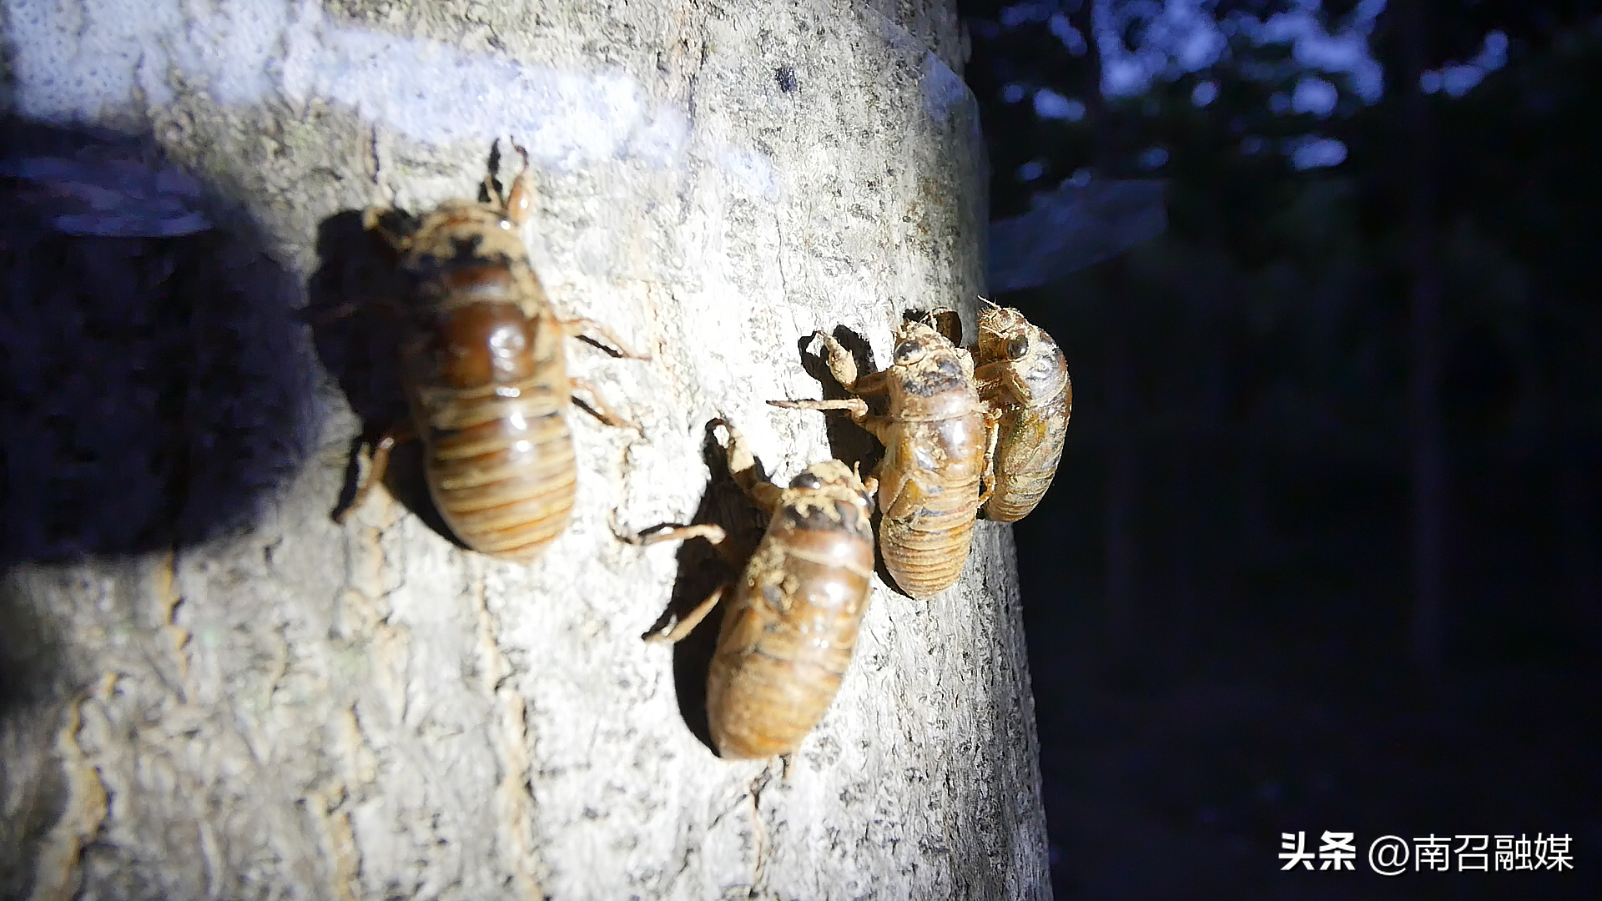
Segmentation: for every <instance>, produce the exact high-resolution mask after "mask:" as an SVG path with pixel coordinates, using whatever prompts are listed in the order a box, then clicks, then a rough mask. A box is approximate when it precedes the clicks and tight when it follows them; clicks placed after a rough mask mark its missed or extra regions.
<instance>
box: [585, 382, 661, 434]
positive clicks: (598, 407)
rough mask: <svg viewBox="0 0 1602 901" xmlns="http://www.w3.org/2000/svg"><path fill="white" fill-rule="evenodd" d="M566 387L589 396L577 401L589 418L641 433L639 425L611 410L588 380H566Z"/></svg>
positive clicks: (609, 405)
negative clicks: (592, 417)
mask: <svg viewBox="0 0 1602 901" xmlns="http://www.w3.org/2000/svg"><path fill="white" fill-rule="evenodd" d="M568 385H569V386H571V387H573V388H577V389H579V390H580V391H583V392H584V393H585V394H588V395H589V398H588V399H587V400H586V399H583V398H577V399H578V400H579V401H580V406H582V407H584V409H585V411H586V412H588V413H589V414H590V415H591V416H594V417H595V418H596V419H599V420H600V421H602V422H604V423H606V424H607V425H609V426H614V427H616V428H620V429H633V430H635V431H636V432H643V429H641V428H640V425H639V423H636V422H634V421H633V420H631V419H629V418H627V417H625V416H624V415H623V414H621V413H619V412H618V411H616V410H614V409H612V405H611V404H609V403H607V402H606V398H604V397H602V396H601V392H599V391H597V390H595V385H593V384H591V383H590V381H589V380H588V379H575V378H570V379H568ZM575 397H576V396H575Z"/></svg>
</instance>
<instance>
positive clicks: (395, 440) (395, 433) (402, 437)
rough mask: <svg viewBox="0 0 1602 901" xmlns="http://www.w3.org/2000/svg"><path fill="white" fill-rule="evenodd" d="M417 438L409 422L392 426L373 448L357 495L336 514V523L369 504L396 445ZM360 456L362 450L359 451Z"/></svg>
mask: <svg viewBox="0 0 1602 901" xmlns="http://www.w3.org/2000/svg"><path fill="white" fill-rule="evenodd" d="M416 438H417V430H416V429H415V428H413V427H412V424H411V423H410V422H408V421H405V420H402V421H401V422H399V423H396V424H395V425H393V426H391V427H390V429H389V430H388V431H386V432H385V433H384V434H383V436H382V437H380V438H379V439H378V440H377V441H376V442H374V443H373V446H372V454H371V457H370V458H369V460H368V463H367V472H366V473H364V474H363V475H362V477H361V479H360V480H359V481H358V482H357V483H356V493H355V494H353V495H352V496H351V499H350V503H348V504H346V505H345V506H344V507H342V508H340V509H339V510H336V511H335V512H334V522H336V523H344V521H345V519H346V518H347V517H349V516H350V514H351V513H352V512H354V511H355V510H356V508H358V507H360V506H361V505H362V504H364V503H366V502H367V496H368V495H369V494H370V493H371V492H372V490H373V485H374V484H376V483H378V482H382V481H383V480H384V473H385V472H387V471H388V470H389V454H390V451H392V450H394V449H395V445H397V444H400V443H402V442H405V441H412V440H414V439H416ZM357 453H358V454H360V449H359V448H358V449H357Z"/></svg>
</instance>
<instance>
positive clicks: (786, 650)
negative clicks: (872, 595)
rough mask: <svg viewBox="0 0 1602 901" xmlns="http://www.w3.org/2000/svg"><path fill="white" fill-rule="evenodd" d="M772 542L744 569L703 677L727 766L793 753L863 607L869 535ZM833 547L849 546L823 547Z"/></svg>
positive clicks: (842, 667)
mask: <svg viewBox="0 0 1602 901" xmlns="http://www.w3.org/2000/svg"><path fill="white" fill-rule="evenodd" d="M777 537H778V538H779V540H778V541H775V536H769V537H768V538H767V539H765V540H764V542H763V545H764V547H762V548H759V549H758V551H757V554H756V555H755V556H754V557H753V558H752V563H751V565H749V566H748V567H747V568H746V575H745V577H744V578H743V579H742V580H741V582H740V585H739V587H738V590H737V592H736V594H735V599H734V604H733V605H732V606H731V607H730V608H729V610H728V612H727V613H726V614H725V616H724V619H723V627H722V630H721V632H720V633H719V635H718V648H717V652H716V653H715V654H714V656H713V658H712V667H711V671H710V672H709V673H708V675H707V704H706V706H707V719H708V725H709V726H710V728H711V732H712V740H713V743H714V744H716V745H717V748H718V753H719V754H720V755H722V756H723V757H727V758H761V757H771V756H773V755H775V754H787V753H789V752H791V751H794V750H795V749H796V748H798V747H800V745H801V741H802V739H804V738H806V735H807V733H808V732H810V731H812V727H813V726H816V725H817V723H818V720H820V719H822V718H823V714H824V712H825V711H827V710H828V708H829V704H830V703H831V702H832V701H833V700H834V696H835V694H836V693H837V692H838V691H839V690H840V680H841V679H842V678H843V677H844V675H845V671H846V667H847V666H848V665H849V664H850V662H851V653H852V650H853V649H854V648H855V647H856V643H857V632H858V630H859V628H860V626H861V624H862V616H863V613H864V612H865V611H866V607H867V603H868V586H869V580H870V579H871V577H872V575H873V543H872V537H871V532H865V533H864V534H863V535H862V536H861V538H860V540H854V539H852V538H850V537H848V536H842V535H840V534H839V533H836V532H820V531H811V532H801V533H792V534H790V535H787V536H777ZM788 539H799V540H788ZM839 541H844V542H849V546H842V545H839V544H836V545H835V546H834V547H832V548H831V547H828V546H827V545H828V543H830V542H839Z"/></svg>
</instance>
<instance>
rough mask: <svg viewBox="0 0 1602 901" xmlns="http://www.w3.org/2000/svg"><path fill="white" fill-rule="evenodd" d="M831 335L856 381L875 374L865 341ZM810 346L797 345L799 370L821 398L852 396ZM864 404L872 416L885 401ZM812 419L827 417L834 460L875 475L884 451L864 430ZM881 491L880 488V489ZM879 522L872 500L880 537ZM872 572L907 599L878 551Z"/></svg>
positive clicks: (832, 416)
mask: <svg viewBox="0 0 1602 901" xmlns="http://www.w3.org/2000/svg"><path fill="white" fill-rule="evenodd" d="M831 334H832V335H833V336H834V340H836V341H839V342H840V346H841V347H843V348H845V349H846V352H847V353H849V354H851V358H852V359H853V360H855V361H856V363H857V374H858V377H861V376H864V375H868V374H869V373H872V372H877V371H878V367H876V366H874V364H873V349H872V348H871V347H870V346H869V345H868V339H866V338H864V337H863V336H861V335H859V334H857V333H856V332H854V331H852V330H851V329H848V328H846V327H845V326H843V325H839V326H835V329H834V331H833V332H832V333H831ZM811 345H812V336H811V335H806V336H804V337H802V339H801V340H800V342H799V343H798V344H797V349H798V350H799V351H800V353H801V368H802V369H804V370H806V373H807V375H810V376H812V377H813V378H815V379H817V380H818V384H819V385H820V386H821V388H822V391H823V393H822V394H821V395H820V396H821V397H822V398H823V399H824V400H842V399H844V398H848V397H852V396H853V395H852V394H851V393H850V392H849V391H847V390H845V388H844V387H842V386H841V385H840V383H839V382H837V381H835V380H834V374H833V373H831V372H829V366H828V364H827V363H825V362H824V358H823V357H822V356H820V355H818V354H815V353H809V352H808V348H809V347H810V346H811ZM864 400H866V401H867V402H868V408H869V410H870V411H872V412H873V413H874V414H882V413H884V412H885V399H884V398H883V397H882V396H881V397H869V398H864ZM811 415H814V416H819V415H821V416H825V417H827V419H826V420H825V425H824V429H825V435H826V437H827V438H828V440H829V454H830V455H831V456H833V457H834V459H836V460H839V461H840V462H842V463H844V464H846V465H847V466H851V465H855V466H856V467H857V469H858V471H859V472H860V473H861V474H862V477H863V478H864V479H866V478H867V477H868V476H870V475H873V474H875V472H874V471H875V469H876V468H877V467H878V465H879V461H880V459H882V458H883V457H884V448H882V447H880V446H879V442H878V439H876V438H874V437H873V435H872V434H870V433H869V432H868V430H867V429H864V428H862V427H861V426H859V425H857V424H856V423H854V422H852V421H851V420H850V418H848V417H846V416H845V415H844V414H840V413H822V414H819V413H814V414H811ZM814 462H815V461H814ZM880 487H881V488H882V487H883V486H880ZM882 518H883V517H882V515H881V514H880V512H879V501H878V498H877V497H875V498H874V507H873V534H874V535H875V536H877V535H878V534H879V521H880V520H881V519H882ZM873 571H874V572H876V573H878V574H879V581H880V582H883V583H884V584H885V585H887V586H889V588H890V590H891V591H894V592H895V593H896V594H899V595H901V596H902V597H910V595H908V594H907V593H906V592H904V591H902V590H901V588H900V586H898V585H897V584H896V580H895V577H894V576H891V575H890V571H889V570H888V569H885V567H884V556H883V555H882V554H879V553H878V552H877V550H876V551H875V553H874V564H873Z"/></svg>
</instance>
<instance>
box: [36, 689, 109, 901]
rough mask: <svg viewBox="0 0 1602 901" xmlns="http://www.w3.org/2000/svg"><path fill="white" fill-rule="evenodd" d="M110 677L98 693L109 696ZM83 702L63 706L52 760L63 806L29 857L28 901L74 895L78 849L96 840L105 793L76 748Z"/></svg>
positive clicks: (103, 815) (85, 699)
mask: <svg viewBox="0 0 1602 901" xmlns="http://www.w3.org/2000/svg"><path fill="white" fill-rule="evenodd" d="M115 682H116V677H115V676H114V675H111V674H107V677H105V678H102V679H101V688H102V692H104V693H109V691H110V687H111V685H113V684H114V683H115ZM90 700H91V698H90V697H88V696H85V697H82V698H80V699H79V700H78V702H77V703H76V704H70V705H68V706H67V722H66V724H65V725H63V726H62V728H61V731H60V732H58V733H56V760H57V762H58V763H60V765H61V772H62V776H63V777H64V781H65V782H66V803H65V804H63V805H62V813H61V816H60V818H59V819H57V820H56V822H55V825H53V826H51V827H50V831H49V832H47V833H46V834H45V836H44V838H43V840H42V841H40V843H39V849H38V851H37V853H36V855H35V857H34V860H35V867H34V878H33V892H32V894H30V895H29V899H30V901H58V899H60V901H64V899H67V898H71V897H72V896H73V895H74V894H75V893H76V892H77V889H78V869H79V864H80V861H81V860H82V857H83V849H84V846H85V845H87V844H89V843H90V842H91V841H93V840H94V839H95V838H96V837H97V836H98V835H99V834H100V827H101V824H103V823H104V822H105V820H106V813H107V802H106V787H105V785H104V783H102V782H101V781H100V771H99V769H98V768H96V767H95V766H94V764H93V763H91V762H90V760H89V757H88V755H86V754H84V752H83V749H82V748H81V747H79V745H78V731H79V729H80V728H81V727H82V725H83V716H82V709H83V705H84V704H87V703H89V701H90Z"/></svg>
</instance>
